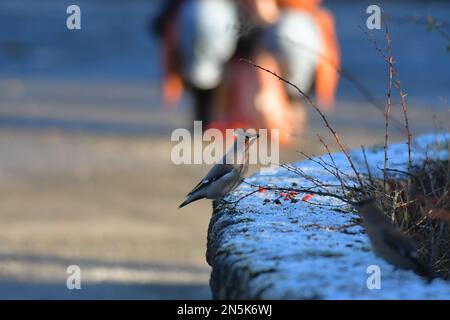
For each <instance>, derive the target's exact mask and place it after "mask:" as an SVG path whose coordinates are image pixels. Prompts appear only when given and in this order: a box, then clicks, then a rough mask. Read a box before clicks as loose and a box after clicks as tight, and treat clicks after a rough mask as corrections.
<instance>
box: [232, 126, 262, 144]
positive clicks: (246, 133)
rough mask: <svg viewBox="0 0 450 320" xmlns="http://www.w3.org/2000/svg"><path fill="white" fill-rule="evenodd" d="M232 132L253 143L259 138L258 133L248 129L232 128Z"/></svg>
mask: <svg viewBox="0 0 450 320" xmlns="http://www.w3.org/2000/svg"><path fill="white" fill-rule="evenodd" d="M234 133H235V135H236V137H237V138H239V137H242V138H244V139H245V142H246V143H253V142H254V141H256V140H257V139H258V138H259V133H256V132H255V133H253V132H251V131H250V130H244V129H241V128H239V129H236V130H234Z"/></svg>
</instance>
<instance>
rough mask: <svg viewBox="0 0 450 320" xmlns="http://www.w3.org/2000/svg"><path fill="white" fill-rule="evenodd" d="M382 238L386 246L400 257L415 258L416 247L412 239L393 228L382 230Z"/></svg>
mask: <svg viewBox="0 0 450 320" xmlns="http://www.w3.org/2000/svg"><path fill="white" fill-rule="evenodd" d="M382 236H383V239H384V241H385V242H386V244H388V245H389V246H390V247H391V248H393V249H394V250H395V251H397V252H398V253H399V254H400V255H402V256H404V257H412V258H415V254H416V245H415V243H414V241H413V240H412V239H410V238H408V237H407V236H405V235H404V234H402V233H401V232H400V231H398V230H397V229H393V228H384V229H383V230H382Z"/></svg>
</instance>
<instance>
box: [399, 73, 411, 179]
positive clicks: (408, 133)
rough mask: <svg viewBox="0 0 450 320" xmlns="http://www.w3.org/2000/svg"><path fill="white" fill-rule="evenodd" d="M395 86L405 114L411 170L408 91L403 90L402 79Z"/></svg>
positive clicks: (409, 169)
mask: <svg viewBox="0 0 450 320" xmlns="http://www.w3.org/2000/svg"><path fill="white" fill-rule="evenodd" d="M395 87H396V88H397V90H398V93H399V95H400V101H401V105H402V112H403V116H404V117H405V130H406V134H407V138H408V140H407V144H408V171H411V167H412V162H411V137H412V135H411V131H410V130H409V119H408V107H407V105H406V96H407V93H405V92H403V90H402V87H401V86H400V80H397V82H396V83H395Z"/></svg>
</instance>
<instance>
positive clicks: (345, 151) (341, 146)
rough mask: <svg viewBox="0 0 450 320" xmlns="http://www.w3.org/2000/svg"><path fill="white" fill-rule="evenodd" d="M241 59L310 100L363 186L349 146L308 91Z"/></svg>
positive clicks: (249, 61)
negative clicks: (346, 145) (345, 144)
mask: <svg viewBox="0 0 450 320" xmlns="http://www.w3.org/2000/svg"><path fill="white" fill-rule="evenodd" d="M240 61H243V62H245V63H248V64H250V65H252V66H253V67H255V68H258V69H261V70H263V71H265V72H267V73H269V74H271V75H273V76H275V77H276V78H278V80H280V81H282V82H284V83H286V84H287V85H289V86H291V87H293V88H294V89H296V90H297V91H298V92H299V93H300V94H301V95H302V96H303V97H304V98H305V99H306V100H307V101H308V102H309V104H310V105H311V106H312V107H313V108H314V110H315V111H316V112H317V113H318V114H319V115H320V117H321V118H322V120H323V121H324V123H325V125H326V126H327V128H328V129H329V130H330V132H331V133H332V134H333V136H334V138H335V140H336V143H337V144H338V145H339V148H340V149H341V151H342V152H343V153H344V154H345V156H346V157H347V160H348V162H349V164H350V166H351V167H352V170H353V172H354V173H355V175H356V178H357V179H358V182H359V184H360V185H361V187H363V182H362V180H361V177H360V175H359V172H358V170H357V169H356V167H355V164H354V163H353V161H352V159H351V158H350V155H349V153H348V151H347V148H346V147H345V146H344V144H343V143H342V141H341V138H339V136H338V134H337V132H336V130H334V129H333V127H331V125H330V123H329V122H328V119H327V118H326V117H325V115H324V113H323V112H322V111H320V109H319V107H317V106H316V105H315V104H314V102H313V101H312V100H311V98H310V97H309V96H308V95H307V94H306V93H304V92H303V91H302V90H301V89H300V88H299V87H298V86H296V85H295V84H293V83H292V82H290V81H289V80H286V79H284V78H283V77H281V76H279V75H278V74H276V73H275V72H273V71H271V70H269V69H266V68H264V67H262V66H260V65H257V64H255V63H253V62H252V61H251V60H248V59H243V58H242V59H240Z"/></svg>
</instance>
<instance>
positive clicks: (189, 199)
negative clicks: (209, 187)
mask: <svg viewBox="0 0 450 320" xmlns="http://www.w3.org/2000/svg"><path fill="white" fill-rule="evenodd" d="M203 198H204V196H202V195H199V194H195V193H194V194H190V195H189V196H188V197H187V198H186V200H184V201H183V202H182V203H181V204H180V205H179V206H178V208H183V207H184V206H185V205H188V204H189V203H191V202H194V201H197V200H200V199H203Z"/></svg>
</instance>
